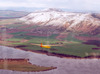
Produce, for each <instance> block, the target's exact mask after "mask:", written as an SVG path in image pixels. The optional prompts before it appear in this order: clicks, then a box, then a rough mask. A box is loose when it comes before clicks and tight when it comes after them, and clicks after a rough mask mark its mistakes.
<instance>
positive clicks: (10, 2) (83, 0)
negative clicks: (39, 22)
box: [0, 0, 100, 10]
mask: <svg viewBox="0 0 100 74" xmlns="http://www.w3.org/2000/svg"><path fill="white" fill-rule="evenodd" d="M0 7H37V8H66V9H76V10H83V9H84V10H98V8H99V7H100V0H3V1H2V0H0Z"/></svg>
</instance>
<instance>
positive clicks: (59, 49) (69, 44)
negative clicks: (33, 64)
mask: <svg viewBox="0 0 100 74" xmlns="http://www.w3.org/2000/svg"><path fill="white" fill-rule="evenodd" d="M11 22H12V23H11ZM0 23H1V24H7V23H8V25H6V27H7V28H8V29H9V28H13V29H19V30H22V31H19V32H14V33H9V34H10V35H13V37H12V38H8V39H6V40H5V41H7V42H8V43H9V45H8V46H12V47H18V46H24V47H19V48H22V49H27V50H43V49H44V48H41V47H40V46H36V45H32V43H33V44H40V43H43V44H50V45H57V44H61V45H62V46H52V47H51V49H44V50H45V51H47V52H49V53H58V54H64V55H72V56H78V57H87V56H91V55H93V53H95V55H96V54H100V50H93V49H92V48H99V47H97V46H96V45H87V44H82V42H83V41H81V40H78V39H76V38H75V37H74V35H77V33H73V32H69V34H68V36H67V37H66V38H63V39H62V40H57V39H56V37H57V36H58V34H52V35H51V36H49V37H42V36H30V35H26V34H27V33H29V31H23V30H30V31H31V29H34V28H37V27H40V26H36V25H35V26H31V27H27V28H22V27H24V26H26V25H27V24H25V23H22V22H18V21H15V19H9V20H3V21H1V22H0ZM0 31H1V30H0ZM80 36H86V37H90V36H92V35H88V34H80ZM95 37H99V35H97V36H95ZM23 40H27V41H25V42H23ZM5 45H7V44H5ZM52 49H56V50H52Z"/></svg>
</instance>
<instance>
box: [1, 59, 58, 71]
mask: <svg viewBox="0 0 100 74" xmlns="http://www.w3.org/2000/svg"><path fill="white" fill-rule="evenodd" d="M0 69H7V70H12V71H22V72H40V71H48V70H52V69H56V67H52V66H51V67H44V66H37V65H34V64H31V63H30V62H29V59H0Z"/></svg>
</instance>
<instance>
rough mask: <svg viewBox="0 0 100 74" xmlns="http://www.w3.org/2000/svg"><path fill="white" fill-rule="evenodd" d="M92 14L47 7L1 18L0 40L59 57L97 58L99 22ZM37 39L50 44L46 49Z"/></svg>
mask: <svg viewBox="0 0 100 74" xmlns="http://www.w3.org/2000/svg"><path fill="white" fill-rule="evenodd" d="M53 13H54V14H53ZM51 15H55V16H52V17H51ZM39 16H40V17H39ZM42 17H44V18H43V19H41V18H42ZM59 17H61V18H59ZM66 17H68V18H69V19H68V18H66ZM96 17H97V15H96ZM96 17H95V18H94V16H93V15H92V14H88V13H86V14H85V13H69V12H62V11H56V10H51V9H49V10H46V11H40V12H38V11H37V12H33V13H30V14H29V15H27V16H25V17H22V18H16V19H12V18H11V19H1V20H0V34H1V36H0V44H1V45H5V46H9V47H15V48H20V49H22V50H27V51H33V52H38V53H45V54H47V55H48V54H49V55H54V56H56V55H57V56H59V55H60V57H77V58H87V57H97V58H99V57H100V50H99V48H100V33H99V32H100V30H99V27H100V25H99V24H100V22H99V19H98V18H96ZM71 18H72V19H71ZM89 18H90V19H89ZM93 21H94V22H93ZM64 22H65V23H64ZM41 43H43V44H44V45H45V44H49V45H52V46H51V48H50V49H46V48H41V47H40V46H37V45H40V44H41ZM94 48H95V49H98V50H94Z"/></svg>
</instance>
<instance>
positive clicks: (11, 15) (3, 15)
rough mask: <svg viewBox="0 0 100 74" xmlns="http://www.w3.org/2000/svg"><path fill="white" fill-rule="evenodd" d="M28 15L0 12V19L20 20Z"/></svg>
mask: <svg viewBox="0 0 100 74" xmlns="http://www.w3.org/2000/svg"><path fill="white" fill-rule="evenodd" d="M28 14H29V12H24V11H13V10H0V19H9V18H20V17H23V16H26V15H28Z"/></svg>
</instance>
